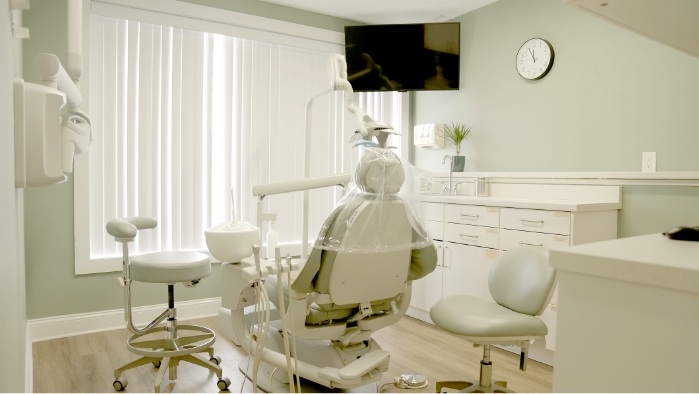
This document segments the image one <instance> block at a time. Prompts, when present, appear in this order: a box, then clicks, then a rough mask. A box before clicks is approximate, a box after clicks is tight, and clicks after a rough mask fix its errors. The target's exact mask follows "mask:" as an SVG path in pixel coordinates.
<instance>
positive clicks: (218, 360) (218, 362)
mask: <svg viewBox="0 0 699 394" xmlns="http://www.w3.org/2000/svg"><path fill="white" fill-rule="evenodd" d="M209 361H211V362H212V363H214V364H216V365H221V357H219V356H214V357H211V358H210V359H209Z"/></svg>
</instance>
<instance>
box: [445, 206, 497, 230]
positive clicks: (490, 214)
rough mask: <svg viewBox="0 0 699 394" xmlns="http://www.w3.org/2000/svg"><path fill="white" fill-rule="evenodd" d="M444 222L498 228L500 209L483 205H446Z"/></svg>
mask: <svg viewBox="0 0 699 394" xmlns="http://www.w3.org/2000/svg"><path fill="white" fill-rule="evenodd" d="M444 221H445V222H451V223H463V224H472V225H477V226H488V227H498V226H499V225H500V208H499V207H484V206H481V205H458V204H446V205H445V207H444Z"/></svg>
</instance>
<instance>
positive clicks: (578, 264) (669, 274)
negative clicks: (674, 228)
mask: <svg viewBox="0 0 699 394" xmlns="http://www.w3.org/2000/svg"><path fill="white" fill-rule="evenodd" d="M550 253H551V265H552V266H553V267H555V268H557V269H559V270H561V271H568V272H576V273H581V274H587V275H593V276H600V277H604V278H609V279H614V280H621V281H627V282H633V283H638V284H643V285H650V286H658V287H663V288H668V289H673V290H681V291H687V292H691V293H699V242H692V241H677V240H671V239H668V238H667V237H665V236H664V235H662V234H660V233H658V234H649V235H642V236H637V237H629V238H620V239H615V240H610V241H603V242H595V243H589V244H583V245H576V246H571V247H567V248H561V249H556V250H551V251H550Z"/></svg>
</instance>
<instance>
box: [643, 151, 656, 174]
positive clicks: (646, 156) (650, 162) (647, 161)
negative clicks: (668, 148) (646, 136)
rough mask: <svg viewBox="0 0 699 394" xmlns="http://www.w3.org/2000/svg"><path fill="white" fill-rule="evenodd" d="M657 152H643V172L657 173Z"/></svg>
mask: <svg viewBox="0 0 699 394" xmlns="http://www.w3.org/2000/svg"><path fill="white" fill-rule="evenodd" d="M655 168H656V163H655V152H643V154H642V155H641V171H643V172H655Z"/></svg>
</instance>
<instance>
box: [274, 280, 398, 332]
mask: <svg viewBox="0 0 699 394" xmlns="http://www.w3.org/2000/svg"><path fill="white" fill-rule="evenodd" d="M265 288H266V289H267V292H268V293H269V294H270V300H271V301H272V304H274V306H275V307H277V308H279V305H278V301H277V300H278V291H277V289H278V287H277V278H275V277H269V278H267V280H266V281H265ZM283 289H284V305H285V307H286V308H288V307H289V288H288V286H284V287H283ZM391 301H396V299H395V298H387V299H385V300H378V301H374V302H372V303H371V309H372V313H374V314H377V313H380V312H383V311H387V310H389V309H390V308H391ZM358 310H359V305H358V304H352V305H337V304H333V303H327V304H318V303H317V302H313V303H312V304H311V305H309V306H308V314H307V315H306V320H305V322H306V324H309V325H317V324H327V323H328V322H338V323H340V322H344V321H346V320H347V319H349V318H350V317H352V316H354V315H355V314H356V313H357V312H358Z"/></svg>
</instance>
